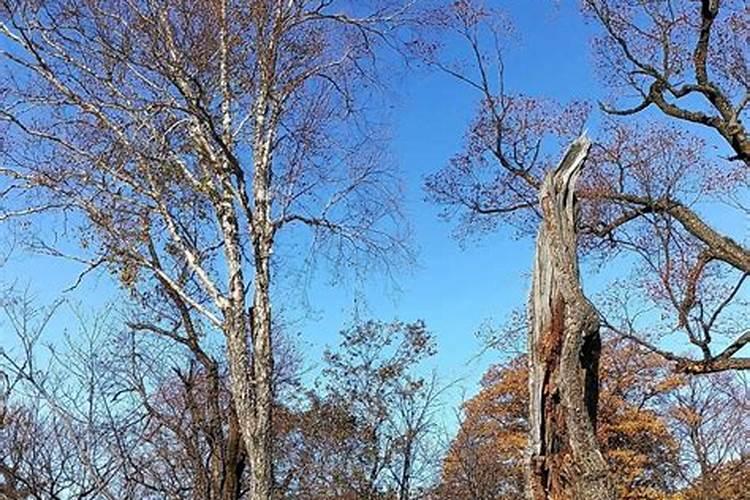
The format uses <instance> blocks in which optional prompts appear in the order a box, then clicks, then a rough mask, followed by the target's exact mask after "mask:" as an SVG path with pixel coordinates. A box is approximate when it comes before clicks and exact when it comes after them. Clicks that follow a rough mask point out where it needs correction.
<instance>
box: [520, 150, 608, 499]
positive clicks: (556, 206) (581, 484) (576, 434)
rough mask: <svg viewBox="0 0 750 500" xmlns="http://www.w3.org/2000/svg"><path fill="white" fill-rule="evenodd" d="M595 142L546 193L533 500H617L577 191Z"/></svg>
mask: <svg viewBox="0 0 750 500" xmlns="http://www.w3.org/2000/svg"><path fill="white" fill-rule="evenodd" d="M590 147H591V142H590V141H589V140H588V139H587V138H586V137H585V136H581V137H579V138H578V139H577V140H576V141H574V142H573V144H571V146H570V147H569V148H568V151H567V152H566V154H565V157H564V158H563V159H562V161H561V162H560V164H559V165H558V166H557V168H556V169H554V170H553V171H551V172H549V173H548V174H547V176H546V178H545V180H544V183H543V185H542V189H541V193H540V197H539V198H540V204H541V212H542V218H543V220H542V223H541V226H540V229H539V234H538V236H537V243H536V255H535V258H534V271H533V281H532V288H531V297H530V300H529V390H530V408H529V410H530V414H529V417H530V434H529V462H528V483H527V486H528V492H527V496H528V498H530V499H532V500H540V499H555V500H557V499H586V500H589V499H592V500H593V499H597V500H598V499H614V498H615V496H614V492H613V489H612V486H611V482H610V478H609V473H608V470H607V464H606V462H605V460H604V458H603V456H602V454H601V452H600V451H599V447H598V444H597V441H596V429H595V425H596V409H597V403H598V368H599V350H600V338H599V320H598V316H597V314H596V311H595V309H594V307H593V306H592V305H591V303H590V302H589V301H588V299H586V297H585V296H584V294H583V290H582V288H581V283H580V277H579V274H578V259H577V253H576V196H575V185H576V181H577V180H578V177H579V175H580V173H581V168H582V167H583V164H584V162H585V160H586V157H587V156H588V152H589V148H590Z"/></svg>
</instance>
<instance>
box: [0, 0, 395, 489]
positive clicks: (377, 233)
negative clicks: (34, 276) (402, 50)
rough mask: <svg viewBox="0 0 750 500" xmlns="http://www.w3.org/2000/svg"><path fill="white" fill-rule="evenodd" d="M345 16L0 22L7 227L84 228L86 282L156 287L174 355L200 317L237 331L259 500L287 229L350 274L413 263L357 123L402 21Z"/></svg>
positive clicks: (283, 11)
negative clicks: (354, 268) (20, 223)
mask: <svg viewBox="0 0 750 500" xmlns="http://www.w3.org/2000/svg"><path fill="white" fill-rule="evenodd" d="M344 7H345V6H343V5H342V6H339V5H338V4H337V3H336V2H312V1H310V2H308V1H301V0H300V1H289V2H271V1H259V2H251V3H249V4H248V3H241V2H229V1H216V2H208V3H206V2H194V1H191V0H184V1H178V2H155V3H147V4H143V5H140V4H139V5H136V4H133V3H121V2H109V1H105V0H101V1H99V0H92V1H86V2H77V1H76V2H69V1H61V2H54V3H46V4H38V3H36V2H19V3H14V2H5V3H4V11H5V12H4V17H3V20H2V22H1V23H0V33H2V35H3V37H4V39H5V45H4V48H3V49H2V57H3V64H4V67H5V68H6V72H5V73H4V74H5V75H6V78H5V81H4V82H3V89H4V92H3V105H2V110H1V111H0V116H1V117H2V120H3V122H4V123H5V124H6V125H7V127H8V132H7V136H8V137H9V138H10V141H8V142H9V143H10V142H12V147H11V144H9V143H6V144H5V145H4V146H5V147H4V149H3V158H4V160H3V161H4V164H3V165H2V167H1V170H0V171H1V172H2V174H3V175H4V176H5V178H6V179H7V186H8V188H7V192H6V196H5V200H4V201H5V203H4V205H5V208H6V210H5V211H4V214H3V218H7V217H11V216H26V215H32V214H37V213H39V212H42V211H48V210H62V211H64V212H65V213H75V214H77V215H76V217H77V218H76V220H77V221H78V222H80V230H81V233H80V235H81V236H80V240H81V241H80V243H81V245H82V246H83V247H84V248H87V249H88V250H89V251H90V253H89V254H88V255H87V256H86V257H85V258H84V259H83V260H84V262H86V263H87V264H88V266H89V267H88V268H87V269H92V268H96V267H99V266H108V267H109V269H111V270H112V271H113V272H114V273H116V274H118V275H119V277H120V280H121V281H122V283H123V284H124V285H126V286H129V287H132V288H138V287H140V286H142V285H143V284H144V283H149V282H150V286H152V287H154V286H155V287H156V288H158V289H159V290H160V291H161V293H162V294H163V295H164V296H166V297H168V299H169V300H170V301H171V302H173V303H174V305H175V307H176V309H177V310H178V311H179V312H180V315H181V316H182V326H183V328H184V330H183V332H182V333H180V334H176V336H178V337H179V338H178V341H179V342H182V343H186V344H189V343H195V342H196V339H197V336H198V334H199V333H198V332H196V331H195V330H191V329H190V327H189V325H190V320H189V318H191V317H200V318H201V319H202V320H204V321H206V322H208V324H210V325H211V326H212V327H213V328H216V329H219V330H221V331H222V332H223V333H224V336H225V338H226V346H227V359H228V368H229V374H230V379H231V384H230V387H231V393H232V398H233V401H234V406H235V409H236V413H237V420H238V423H239V427H240V430H241V434H242V437H243V439H244V441H245V445H246V447H247V451H248V458H249V465H250V471H251V474H252V475H253V481H252V492H251V494H250V498H253V499H267V498H270V496H271V490H272V486H273V480H272V478H273V473H272V463H271V457H272V439H271V435H272V434H271V419H272V407H273V399H274V398H273V391H272V374H273V349H272V336H271V318H272V313H271V295H272V280H271V268H272V261H273V259H272V254H273V249H274V247H275V246H276V242H277V241H278V236H279V232H280V230H281V229H282V228H287V227H294V226H295V225H302V226H307V227H309V228H311V229H312V231H313V233H312V234H313V237H312V242H313V243H314V245H315V248H317V249H324V250H327V251H329V252H328V255H331V256H332V257H333V258H334V259H335V260H336V261H338V262H341V263H344V264H347V265H350V264H358V263H362V262H366V261H369V262H385V261H391V262H392V257H394V256H395V255H403V254H402V253H401V252H402V250H403V249H404V247H403V246H402V241H403V240H402V239H401V237H400V236H399V234H397V232H394V231H393V229H394V225H393V224H390V221H393V220H395V219H397V218H398V207H397V204H396V202H395V200H396V194H397V183H396V182H395V180H394V178H393V177H392V176H391V174H390V172H389V170H388V168H387V167H386V166H384V165H385V163H384V162H383V161H382V158H381V156H380V154H379V152H380V151H382V148H380V146H379V145H378V144H376V141H374V140H373V138H374V136H373V134H372V131H371V130H368V129H366V128H363V127H362V126H361V125H362V124H363V122H362V121H361V120H359V117H361V113H360V112H359V111H360V110H361V109H362V108H361V105H362V102H361V98H362V97H366V94H367V93H368V91H369V89H371V88H372V85H373V84H374V82H375V79H374V75H375V66H376V64H375V63H376V60H377V58H376V48H377V46H378V45H381V44H382V43H381V42H383V40H385V39H386V38H387V37H388V36H389V35H390V33H392V32H393V30H395V29H396V27H397V26H398V21H399V19H400V15H401V13H402V12H403V6H401V5H400V4H399V3H398V2H393V3H391V2H373V4H372V5H370V4H367V5H363V6H361V8H357V9H355V10H354V11H352V12H351V13H347V12H346V10H344ZM79 216H81V217H80V218H79ZM42 247H43V248H45V249H46V250H48V251H50V252H53V253H56V254H59V253H60V252H59V250H57V249H54V248H51V247H50V245H48V244H46V243H44V244H43V245H42ZM386 257H387V259H386ZM373 258H374V259H373ZM381 258H382V259H381ZM152 298H153V297H152ZM154 326H157V327H159V326H160V325H154ZM248 339H249V340H250V343H251V345H252V348H251V349H250V350H249V351H248V349H247V344H248Z"/></svg>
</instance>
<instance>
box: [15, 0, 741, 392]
mask: <svg viewBox="0 0 750 500" xmlns="http://www.w3.org/2000/svg"><path fill="white" fill-rule="evenodd" d="M493 3H495V4H496V5H497V6H498V7H500V8H502V9H504V10H505V11H506V12H508V13H509V14H510V17H511V18H512V19H513V21H514V23H515V26H516V30H517V33H518V37H519V38H518V42H517V43H516V45H515V47H513V48H512V49H511V50H510V51H509V52H508V53H507V54H506V79H507V82H506V84H507V88H508V89H509V90H510V91H513V92H523V93H525V94H529V95H540V96H548V97H552V98H556V99H559V100H561V101H563V102H564V101H567V100H570V99H589V100H596V99H597V98H599V97H601V94H600V92H601V90H600V86H599V84H598V82H597V81H596V76H595V72H594V68H593V64H592V55H591V50H590V45H589V38H590V32H591V27H590V26H587V25H586V24H585V23H584V21H583V19H582V17H581V15H580V13H579V12H578V9H577V2H576V1H574V0H563V1H560V2H552V1H550V2H545V1H528V0H508V1H502V2H500V1H498V2H488V4H493ZM394 94H397V95H399V98H398V100H397V101H396V102H395V103H394V107H393V109H392V110H391V112H390V115H391V117H392V125H391V127H392V128H391V130H392V136H393V143H392V148H393V153H394V156H395V158H396V160H397V162H398V164H399V166H400V169H401V171H402V172H403V175H404V177H405V184H406V188H407V193H406V210H407V214H408V217H409V219H410V221H411V225H412V227H413V228H414V241H415V244H416V247H417V251H418V264H417V267H416V268H415V269H413V270H412V271H411V272H405V273H403V275H401V276H400V277H399V279H398V285H399V288H400V290H395V289H393V288H392V287H390V286H388V285H383V284H382V282H381V281H377V280H376V279H375V278H376V277H373V282H372V283H370V284H366V285H358V286H355V285H346V286H335V287H334V286H331V285H329V284H328V280H326V278H325V276H320V275H316V278H315V279H314V280H313V281H312V282H311V283H310V285H309V288H308V290H307V298H308V301H309V306H310V309H308V310H305V311H303V312H299V311H298V310H297V306H296V305H294V304H290V305H288V306H287V309H288V310H289V313H290V314H289V315H290V317H291V318H292V319H295V322H294V323H293V329H294V330H298V331H299V333H300V337H299V338H300V341H301V342H302V345H303V346H304V351H305V352H306V353H307V355H308V357H309V361H311V362H315V361H316V360H317V359H320V357H319V354H320V353H321V352H322V350H323V348H324V347H325V346H326V345H335V344H336V343H337V338H336V336H337V332H338V331H339V330H340V329H341V328H342V327H343V326H345V325H346V324H347V323H348V322H350V321H351V318H352V315H353V312H354V309H355V303H354V296H355V293H354V292H355V289H356V290H357V291H358V292H359V293H361V296H360V297H361V298H360V301H359V306H358V307H360V309H361V310H364V312H362V315H363V316H369V317H373V318H377V319H382V320H391V319H400V320H404V321H412V320H416V319H423V320H425V321H426V323H427V325H428V327H429V328H430V329H431V330H432V331H433V332H434V333H435V334H436V336H437V340H438V344H439V354H438V356H437V360H436V365H437V366H438V367H439V373H440V374H441V377H442V379H443V380H444V381H454V380H457V379H461V382H460V383H459V384H458V388H459V390H458V391H457V392H455V394H454V395H453V396H452V401H454V402H455V401H456V400H457V398H458V397H459V392H460V389H461V388H464V389H466V390H467V391H468V392H469V393H471V392H473V391H474V390H475V389H476V383H477V382H478V380H479V378H480V377H481V374H482V373H483V372H484V371H485V369H486V368H487V366H488V365H489V364H490V363H492V362H496V361H498V360H499V356H500V355H499V354H498V353H496V352H492V351H490V352H488V353H486V354H484V355H483V356H481V357H479V358H477V355H478V354H479V353H480V351H481V349H482V345H481V343H480V342H479V341H478V340H477V339H476V338H475V336H474V334H475V332H476V331H477V330H478V329H479V328H480V326H481V325H482V324H483V323H485V322H487V321H492V322H495V323H501V322H502V321H503V319H504V318H505V317H506V316H507V315H508V314H509V313H510V312H511V311H512V310H513V308H515V307H518V306H522V305H523V304H524V303H525V300H526V294H527V293H528V288H529V280H528V272H529V270H530V265H531V257H532V251H531V250H532V242H531V241H528V240H522V241H517V240H513V239H512V238H510V235H509V234H507V233H504V232H500V233H497V234H490V235H487V236H485V237H484V238H482V239H481V240H480V241H478V242H474V241H472V242H469V244H468V245H467V246H466V247H465V248H462V247H461V246H460V245H459V243H458V242H457V241H456V240H454V239H453V238H452V237H451V230H452V227H451V226H450V225H449V224H447V223H445V222H443V221H441V220H439V218H438V211H439V208H438V207H435V206H432V205H430V204H428V203H427V202H425V201H424V193H423V191H422V180H423V177H424V176H425V175H427V174H429V173H431V172H434V171H436V170H437V169H439V168H441V167H442V166H444V165H445V164H446V162H447V161H448V160H449V158H450V157H451V156H452V155H453V154H454V153H456V152H457V151H458V150H459V149H460V147H461V144H462V141H463V135H464V132H465V130H466V127H467V125H468V123H469V121H470V119H471V118H472V115H473V113H474V111H475V109H476V106H475V105H476V100H477V97H478V96H477V95H476V94H475V93H474V92H473V91H472V90H471V89H469V88H468V87H466V86H465V85H463V84H460V83H458V82H457V81H455V80H453V79H451V78H450V77H448V76H446V75H442V74H435V73H429V72H427V71H421V72H420V71H415V72H413V74H410V76H409V78H404V77H403V76H400V77H399V83H397V88H396V89H395V92H394ZM592 120H593V121H594V122H595V120H596V116H594V117H593V118H592ZM727 224H730V225H733V224H736V221H734V222H727ZM727 229H734V231H735V232H736V227H734V228H727ZM79 269H80V268H79V267H77V266H74V265H71V264H69V263H65V262H61V261H60V260H58V259H53V258H49V257H30V256H24V255H16V256H14V257H13V259H12V260H11V262H9V263H8V265H6V266H5V267H4V268H3V269H2V272H3V276H2V279H1V280H0V281H2V282H4V283H8V282H11V281H14V280H19V281H20V282H21V283H29V284H30V285H31V288H32V290H34V291H35V292H37V294H38V296H39V298H40V300H42V301H45V300H47V301H49V300H52V299H54V298H55V297H56V296H58V295H59V293H60V292H61V291H62V290H63V289H64V288H66V287H67V286H69V285H70V284H71V283H72V281H73V280H74V279H75V276H76V274H77V270H79ZM607 278H608V276H606V274H604V275H602V274H599V275H593V274H586V276H585V279H586V285H587V287H588V289H589V290H591V291H596V290H597V289H599V288H600V287H601V286H602V285H603V284H604V283H606V282H607ZM72 298H73V299H74V300H78V301H81V302H82V303H84V304H85V305H86V306H87V307H92V308H96V307H101V306H103V305H105V304H107V303H109V301H115V300H116V291H115V290H114V288H113V287H112V285H111V283H109V281H108V278H107V276H106V275H103V276H98V277H97V276H96V275H93V276H92V277H90V278H89V279H88V280H87V281H86V282H85V283H84V284H83V285H82V286H81V287H80V288H79V289H77V290H76V291H75V292H74V294H73V297H72ZM365 304H366V305H365ZM66 318H67V316H65V315H63V316H62V317H61V318H60V320H59V321H58V322H56V324H55V325H54V328H56V329H57V330H58V331H59V330H60V329H62V328H65V327H66V326H68V325H67V324H66V321H67V319H66ZM68 319H69V318H68Z"/></svg>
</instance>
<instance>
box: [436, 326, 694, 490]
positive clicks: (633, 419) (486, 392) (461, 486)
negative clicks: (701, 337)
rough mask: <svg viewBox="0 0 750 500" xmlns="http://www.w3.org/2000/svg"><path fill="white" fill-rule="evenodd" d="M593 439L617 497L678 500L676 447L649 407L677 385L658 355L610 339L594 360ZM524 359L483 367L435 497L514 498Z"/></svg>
mask: <svg viewBox="0 0 750 500" xmlns="http://www.w3.org/2000/svg"><path fill="white" fill-rule="evenodd" d="M600 372H601V393H600V405H599V418H598V429H597V434H598V436H599V439H600V442H601V444H602V447H603V451H604V452H605V455H606V458H607V461H608V462H609V465H610V467H611V469H612V470H613V471H615V474H614V476H615V477H614V479H615V485H616V488H617V490H618V498H623V499H652V498H653V499H675V500H676V499H678V498H679V497H678V496H676V495H674V494H673V493H671V492H672V491H674V490H675V488H674V484H675V479H676V474H677V454H678V444H677V442H676V440H675V438H674V436H673V435H672V434H671V433H670V430H669V428H668V425H667V422H666V421H665V420H664V419H663V418H662V417H661V416H660V415H659V414H658V413H657V412H656V411H655V410H654V409H652V407H653V406H654V405H656V404H657V403H658V401H659V400H660V398H662V397H664V396H665V395H666V394H667V393H669V392H670V391H672V390H674V389H676V388H677V387H678V386H679V385H680V383H681V381H680V379H679V378H677V377H676V376H674V375H672V374H671V373H670V371H669V370H668V367H666V366H665V365H664V363H663V362H662V361H661V359H660V358H658V357H656V356H653V355H647V354H644V353H643V352H642V351H641V350H640V349H638V348H636V347H634V346H632V345H629V344H624V343H617V342H615V341H610V342H608V343H606V344H605V346H604V351H603V355H602V360H601V368H600ZM527 384H528V377H527V367H526V358H525V356H521V357H517V358H515V359H513V360H511V361H510V362H508V363H507V364H504V365H496V366H493V367H491V368H490V369H489V370H488V371H487V373H486V374H485V376H484V377H483V379H482V382H481V386H482V388H481V390H480V392H479V393H478V394H477V395H476V396H474V397H473V398H471V399H470V400H468V401H467V402H466V403H465V404H464V405H463V415H464V419H463V422H462V424H461V427H460V429H459V431H458V434H457V436H456V437H455V439H454V440H453V442H452V444H451V447H450V449H449V451H448V454H447V455H446V458H445V460H444V462H443V469H442V478H441V479H442V481H441V484H440V487H439V488H438V497H439V498H472V499H476V500H494V499H499V498H503V499H515V498H518V499H521V498H523V495H524V456H525V448H526V439H527V438H526V432H527V426H528V424H527V411H528V410H527V406H528V385H527Z"/></svg>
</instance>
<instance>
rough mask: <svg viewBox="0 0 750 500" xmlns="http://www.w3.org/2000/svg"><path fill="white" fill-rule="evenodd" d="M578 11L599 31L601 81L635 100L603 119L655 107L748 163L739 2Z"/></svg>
mask: <svg viewBox="0 0 750 500" xmlns="http://www.w3.org/2000/svg"><path fill="white" fill-rule="evenodd" d="M583 6H584V12H586V13H587V14H588V15H589V16H590V17H591V18H592V19H594V20H595V22H596V23H597V24H598V25H599V26H600V27H601V28H602V33H601V34H600V36H599V37H598V38H597V39H596V42H595V50H596V52H597V56H598V61H599V63H600V65H601V69H602V73H603V74H604V75H605V79H606V82H607V83H608V84H610V85H612V86H613V87H614V88H615V89H616V90H617V93H618V94H620V95H623V94H624V92H622V90H623V89H625V90H627V91H629V94H630V95H631V96H632V97H633V98H635V99H637V101H635V104H634V105H627V104H624V105H623V104H621V102H620V101H622V99H614V100H613V102H611V103H608V104H602V109H603V110H604V111H605V112H606V113H609V114H612V115H619V116H628V115H634V114H636V113H640V112H641V111H643V110H645V109H647V108H649V107H652V106H653V107H655V108H657V109H658V110H659V111H660V112H662V113H664V114H665V115H666V116H668V117H670V118H673V119H675V120H679V121H682V122H688V123H692V124H696V125H699V126H703V127H708V128H710V129H713V130H714V131H716V132H717V133H718V134H719V135H720V137H721V138H722V139H723V140H724V141H725V142H726V143H727V145H728V146H729V147H730V148H731V149H732V151H733V152H734V154H733V156H732V157H731V158H730V159H731V160H739V161H741V162H744V163H745V165H748V164H750V142H749V141H748V137H747V128H746V127H745V125H744V124H743V123H742V119H743V115H744V114H745V112H746V110H747V105H748V103H749V102H750V94H749V93H748V90H749V88H750V79H748V67H747V61H748V55H749V54H748V47H747V32H748V24H747V12H746V9H747V6H746V5H745V4H744V2H741V1H735V0H701V1H698V2H691V1H686V0H680V1H674V2H651V1H647V0H639V1H636V2H617V1H609V0H585V1H584V2H583ZM625 95H627V94H625ZM676 217H677V216H676ZM678 218H679V217H678ZM744 259H745V260H744V262H745V266H747V264H748V262H747V255H745V257H744Z"/></svg>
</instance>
